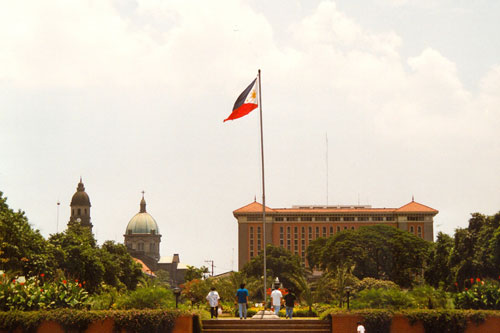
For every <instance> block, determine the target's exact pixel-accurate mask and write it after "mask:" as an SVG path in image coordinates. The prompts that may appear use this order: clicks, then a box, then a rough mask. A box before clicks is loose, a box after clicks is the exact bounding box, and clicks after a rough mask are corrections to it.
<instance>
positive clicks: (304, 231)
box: [300, 227, 306, 239]
mask: <svg viewBox="0 0 500 333" xmlns="http://www.w3.org/2000/svg"><path fill="white" fill-rule="evenodd" d="M300 231H301V233H302V234H301V237H302V239H305V238H306V227H302V228H301V230H300Z"/></svg>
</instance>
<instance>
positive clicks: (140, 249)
mask: <svg viewBox="0 0 500 333" xmlns="http://www.w3.org/2000/svg"><path fill="white" fill-rule="evenodd" d="M137 250H139V251H144V243H138V244H137Z"/></svg>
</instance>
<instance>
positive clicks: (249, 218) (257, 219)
mask: <svg viewBox="0 0 500 333" xmlns="http://www.w3.org/2000/svg"><path fill="white" fill-rule="evenodd" d="M247 221H262V216H248V217H247Z"/></svg>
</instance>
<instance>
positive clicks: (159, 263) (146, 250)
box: [68, 177, 187, 287]
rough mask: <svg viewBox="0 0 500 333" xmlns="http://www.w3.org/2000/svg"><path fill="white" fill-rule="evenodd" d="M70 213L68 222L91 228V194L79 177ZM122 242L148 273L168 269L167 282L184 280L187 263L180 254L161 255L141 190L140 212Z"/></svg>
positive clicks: (159, 240) (175, 282) (131, 221)
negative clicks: (184, 262) (181, 260)
mask: <svg viewBox="0 0 500 333" xmlns="http://www.w3.org/2000/svg"><path fill="white" fill-rule="evenodd" d="M70 207H71V216H70V218H69V222H68V225H70V224H74V223H79V224H81V225H82V226H85V227H88V228H90V231H92V223H91V222H90V207H91V205H90V198H89V195H88V194H87V192H85V186H84V185H83V182H82V178H81V177H80V182H79V183H78V186H77V188H76V192H75V194H73V197H72V198H71V204H70ZM123 237H124V240H125V246H126V247H127V250H128V251H129V253H130V255H131V256H132V257H133V258H134V259H135V260H136V262H138V263H139V264H140V265H141V267H142V271H143V272H144V273H145V274H147V275H148V276H151V277H156V274H155V272H156V271H158V270H165V271H167V272H168V273H169V277H170V285H171V286H172V287H175V286H177V285H179V284H182V283H184V282H185V281H184V276H185V274H186V271H187V266H186V265H185V264H183V263H181V262H180V259H179V254H174V255H173V256H172V257H161V256H160V242H161V234H160V229H159V228H158V224H157V223H156V221H155V219H154V218H153V216H151V215H150V214H149V213H148V212H147V211H146V200H144V192H143V195H142V199H141V202H140V209H139V213H137V214H135V215H134V216H133V217H132V219H130V221H129V222H128V224H127V228H126V230H125V235H123Z"/></svg>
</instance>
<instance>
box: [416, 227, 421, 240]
mask: <svg viewBox="0 0 500 333" xmlns="http://www.w3.org/2000/svg"><path fill="white" fill-rule="evenodd" d="M417 234H418V237H422V227H421V226H418V227H417Z"/></svg>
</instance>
